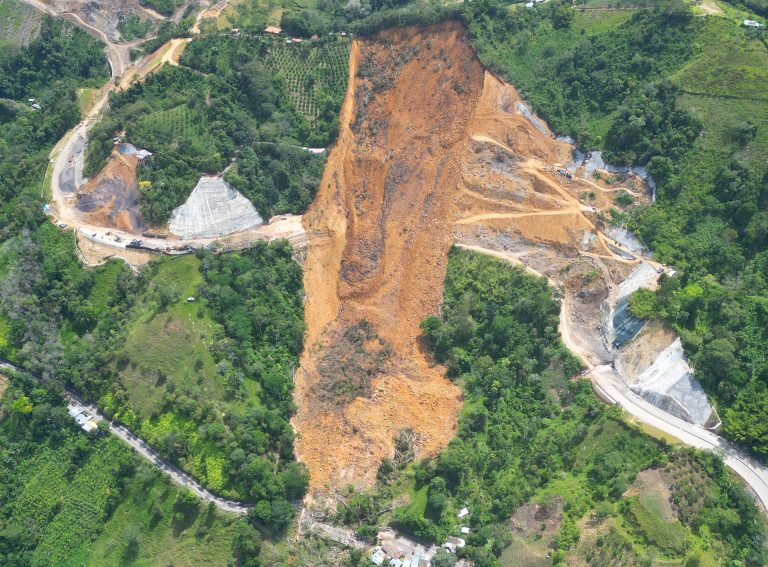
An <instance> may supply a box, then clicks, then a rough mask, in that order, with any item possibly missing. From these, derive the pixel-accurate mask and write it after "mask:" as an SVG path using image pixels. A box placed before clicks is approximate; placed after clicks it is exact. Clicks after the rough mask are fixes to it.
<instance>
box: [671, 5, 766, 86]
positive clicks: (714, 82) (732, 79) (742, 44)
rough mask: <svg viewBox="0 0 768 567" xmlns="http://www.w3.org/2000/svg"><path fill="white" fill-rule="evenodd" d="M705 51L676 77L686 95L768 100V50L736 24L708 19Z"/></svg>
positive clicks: (703, 41)
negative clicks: (767, 87)
mask: <svg viewBox="0 0 768 567" xmlns="http://www.w3.org/2000/svg"><path fill="white" fill-rule="evenodd" d="M697 41H698V42H699V44H700V45H701V51H700V52H699V54H698V55H697V56H695V57H694V58H693V59H692V60H691V61H690V62H688V63H687V64H686V65H685V66H684V67H683V68H682V69H680V70H679V71H677V73H675V74H674V75H673V76H672V80H673V81H674V83H675V85H677V87H678V88H680V89H681V90H682V91H684V92H686V93H695V94H705V95H710V96H721V97H727V98H745V99H750V100H753V101H768V89H766V87H765V85H766V84H768V49H767V48H766V46H765V44H764V43H763V42H762V41H760V40H758V39H751V38H749V37H748V35H747V33H746V32H745V30H744V29H743V28H741V27H739V26H738V25H736V24H735V23H734V22H732V21H730V20H728V19H725V18H721V17H711V18H706V19H705V25H704V26H703V28H702V30H701V32H700V34H699V37H698V38H697Z"/></svg>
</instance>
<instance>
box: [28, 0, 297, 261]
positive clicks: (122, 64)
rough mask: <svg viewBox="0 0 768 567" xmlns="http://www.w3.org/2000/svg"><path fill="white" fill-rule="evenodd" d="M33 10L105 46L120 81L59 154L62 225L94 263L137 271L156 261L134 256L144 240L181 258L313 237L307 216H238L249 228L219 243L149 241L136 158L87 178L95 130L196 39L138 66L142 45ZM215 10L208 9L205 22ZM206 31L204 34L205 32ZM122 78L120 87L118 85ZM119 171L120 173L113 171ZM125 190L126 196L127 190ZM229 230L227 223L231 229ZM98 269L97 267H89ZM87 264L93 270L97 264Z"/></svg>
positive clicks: (55, 203) (172, 45)
mask: <svg viewBox="0 0 768 567" xmlns="http://www.w3.org/2000/svg"><path fill="white" fill-rule="evenodd" d="M25 1H26V2H27V3H28V4H30V5H32V6H34V7H36V8H37V9H39V10H41V11H43V12H45V13H48V14H51V15H53V16H59V17H67V18H69V19H73V18H74V19H73V21H74V22H75V23H76V24H77V25H79V26H81V27H83V29H85V30H86V31H88V32H89V33H92V34H93V35H95V36H96V37H98V38H99V39H100V40H102V41H104V42H105V44H106V48H107V53H108V58H109V59H110V63H111V65H112V79H113V80H111V81H109V82H108V83H107V84H106V85H104V87H102V89H101V90H100V92H99V93H98V96H97V98H96V102H95V104H94V105H93V107H92V108H91V110H90V111H89V112H88V114H87V115H86V116H85V117H84V119H83V120H82V121H81V122H80V123H79V124H78V125H77V126H75V128H73V129H72V130H71V131H70V132H68V133H67V134H66V135H65V136H64V137H63V138H62V139H61V140H60V141H59V143H58V144H57V145H56V146H55V147H54V149H53V150H52V151H51V162H52V175H51V205H52V210H53V212H54V213H55V217H56V220H57V221H58V222H59V223H60V224H61V225H66V226H67V227H69V228H72V229H76V230H77V233H78V236H79V237H80V238H81V241H82V239H88V241H89V242H88V243H87V244H86V245H84V246H83V248H85V249H87V250H88V256H89V258H91V259H93V261H95V262H96V263H98V261H100V260H99V259H103V258H112V257H113V258H120V259H123V260H125V261H126V262H127V263H128V264H129V265H131V267H132V268H134V269H135V268H137V267H138V266H140V265H143V264H145V263H146V262H147V261H149V259H150V257H149V256H148V255H142V256H138V255H137V254H135V253H134V251H132V250H130V249H128V247H129V246H130V244H131V242H133V241H136V240H138V239H140V240H141V241H142V243H141V246H142V247H143V249H144V250H149V251H153V252H166V253H167V252H170V253H175V252H176V251H179V250H181V249H183V250H186V251H192V250H193V249H195V248H200V247H207V246H210V245H212V244H213V243H214V242H217V243H219V244H220V245H221V249H224V250H226V249H239V248H243V247H244V246H247V245H248V244H249V243H252V242H255V241H257V240H267V241H271V240H274V239H276V238H287V239H288V240H290V241H291V242H292V243H293V244H294V245H298V246H302V245H303V244H304V243H305V241H306V235H305V233H304V229H303V227H302V225H301V217H300V216H296V215H282V216H280V217H278V218H275V219H270V221H271V222H270V223H269V224H263V223H256V222H255V217H254V216H253V215H250V216H249V215H245V216H241V215H240V212H239V211H237V212H236V213H237V214H236V215H235V216H236V217H237V218H238V220H240V221H242V220H243V219H244V218H248V219H249V220H248V221H247V222H244V223H240V224H238V223H235V224H236V225H237V227H238V228H241V229H242V230H240V232H235V233H225V234H226V236H225V237H222V236H221V230H218V231H217V230H211V231H208V234H214V235H213V236H190V235H185V236H184V240H183V242H181V241H180V239H179V238H178V237H177V238H173V237H171V238H155V237H152V236H145V235H143V232H144V229H145V228H146V227H145V224H144V222H143V219H142V218H141V216H140V213H139V212H138V207H137V199H138V193H137V191H136V187H135V185H136V183H135V182H136V179H135V169H136V159H135V158H131V156H128V155H120V153H119V152H117V151H116V152H114V153H113V156H112V158H111V159H110V162H109V163H108V165H107V168H105V171H104V172H102V174H100V175H99V176H97V177H94V179H93V180H91V181H92V182H90V183H89V180H87V179H84V178H83V165H84V164H83V162H84V150H85V146H86V143H87V140H88V131H89V130H90V128H91V127H92V126H93V125H94V124H95V123H96V121H97V120H98V119H99V115H100V113H101V111H102V110H103V109H104V107H105V106H106V105H107V103H108V101H109V93H110V92H111V91H113V90H116V89H127V88H129V87H130V86H131V85H132V84H133V83H135V82H136V81H139V80H143V79H144V78H145V77H146V76H147V75H148V74H150V73H151V72H153V71H155V70H156V69H158V68H160V67H162V65H163V64H165V63H170V64H174V63H175V62H176V61H177V60H178V57H179V56H180V54H181V49H182V48H183V47H184V46H185V45H186V44H187V42H188V41H189V38H178V39H171V40H169V41H168V42H167V43H166V44H164V45H163V46H161V47H160V48H159V49H158V50H157V51H156V52H154V53H152V54H149V55H147V56H145V57H142V58H141V59H139V60H137V61H135V62H133V63H131V61H130V57H128V55H127V54H128V51H129V50H130V48H131V47H133V46H134V45H135V44H136V43H137V42H132V43H126V44H119V45H117V44H114V43H112V42H111V41H110V40H109V38H108V37H107V36H106V34H105V33H104V32H103V31H101V30H99V29H96V28H95V27H93V26H92V25H90V24H88V23H86V22H84V21H83V20H82V18H80V17H79V16H77V15H76V14H75V15H72V14H62V13H61V12H57V11H56V9H54V8H53V7H51V6H48V5H47V4H45V3H43V2H40V1H39V0H25ZM227 3H228V2H227V0H222V1H220V2H218V3H217V4H216V10H221V9H223V8H225V7H226V5H227ZM204 14H210V11H209V10H205V9H204V8H202V7H201V9H200V11H199V12H198V15H197V21H198V22H199V21H200V19H201V18H202V17H203V15H204ZM198 31H199V28H198ZM118 78H120V79H121V80H120V81H119V84H117V83H116V81H115V79H118ZM113 170H114V171H113ZM121 187H122V188H124V193H125V194H120V192H119V189H120V188H121ZM84 195H85V196H86V203H85V205H83V206H80V205H81V203H80V200H81V198H82V197H83V196H84ZM96 201H98V202H99V203H100V205H99V207H97V210H91V208H90V205H91V204H93V203H94V202H96ZM225 224H226V222H225ZM89 262H90V261H89ZM89 262H87V263H89Z"/></svg>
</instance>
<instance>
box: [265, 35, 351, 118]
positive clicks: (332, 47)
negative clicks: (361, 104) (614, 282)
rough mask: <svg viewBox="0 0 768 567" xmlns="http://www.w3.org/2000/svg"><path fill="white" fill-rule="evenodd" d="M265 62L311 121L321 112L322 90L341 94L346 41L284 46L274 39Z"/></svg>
mask: <svg viewBox="0 0 768 567" xmlns="http://www.w3.org/2000/svg"><path fill="white" fill-rule="evenodd" d="M267 63H268V65H269V66H270V67H271V68H272V69H274V70H275V71H276V72H277V73H279V74H280V75H281V76H282V77H283V80H284V81H285V84H286V87H287V89H288V96H289V98H290V100H291V102H292V103H293V104H294V106H295V107H296V109H297V110H298V111H299V112H300V113H301V114H303V115H304V116H305V117H306V118H307V120H309V121H310V122H313V121H314V120H316V119H317V117H318V115H319V114H320V105H321V104H323V101H322V100H320V99H319V96H318V95H319V94H320V91H321V90H325V91H327V92H331V93H341V95H342V96H343V93H344V91H345V90H346V88H347V77H348V74H349V72H348V67H349V41H348V40H339V41H337V42H335V43H332V44H327V45H324V46H322V47H318V46H313V45H312V44H310V43H308V42H305V43H303V44H291V45H286V44H285V43H283V41H282V40H275V42H274V44H273V45H272V46H271V47H270V49H269V52H268V54H267Z"/></svg>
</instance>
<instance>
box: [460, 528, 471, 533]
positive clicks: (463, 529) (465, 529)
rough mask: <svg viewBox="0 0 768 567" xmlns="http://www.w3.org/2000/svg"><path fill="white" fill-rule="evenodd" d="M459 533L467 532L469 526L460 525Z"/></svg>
mask: <svg viewBox="0 0 768 567" xmlns="http://www.w3.org/2000/svg"><path fill="white" fill-rule="evenodd" d="M461 533H463V534H468V533H469V528H468V527H466V526H461Z"/></svg>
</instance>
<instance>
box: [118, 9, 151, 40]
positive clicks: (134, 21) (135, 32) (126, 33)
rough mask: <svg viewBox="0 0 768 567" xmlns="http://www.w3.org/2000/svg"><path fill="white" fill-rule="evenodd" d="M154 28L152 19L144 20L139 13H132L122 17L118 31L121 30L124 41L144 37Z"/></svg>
mask: <svg viewBox="0 0 768 567" xmlns="http://www.w3.org/2000/svg"><path fill="white" fill-rule="evenodd" d="M151 28H152V20H142V19H141V18H139V16H138V15H136V14H134V13H131V14H128V15H126V16H123V17H122V18H120V21H119V22H118V23H117V31H119V32H120V39H121V40H122V41H131V40H132V39H137V38H142V37H144V36H146V35H147V32H148V31H149V30H150V29H151Z"/></svg>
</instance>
